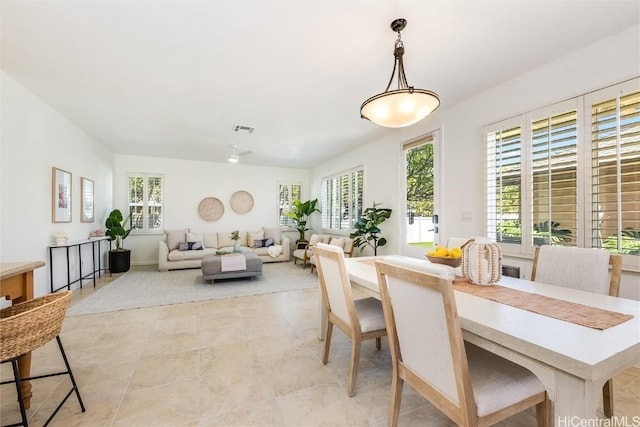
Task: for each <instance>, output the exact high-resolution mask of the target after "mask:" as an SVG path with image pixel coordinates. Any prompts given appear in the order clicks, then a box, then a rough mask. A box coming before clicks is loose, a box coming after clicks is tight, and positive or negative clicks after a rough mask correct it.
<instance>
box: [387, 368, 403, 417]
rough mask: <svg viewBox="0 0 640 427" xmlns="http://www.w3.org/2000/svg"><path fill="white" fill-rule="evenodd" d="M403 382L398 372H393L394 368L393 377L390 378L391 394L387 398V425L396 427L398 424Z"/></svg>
mask: <svg viewBox="0 0 640 427" xmlns="http://www.w3.org/2000/svg"><path fill="white" fill-rule="evenodd" d="M403 384H404V380H403V379H402V378H400V377H399V376H398V373H397V372H395V369H394V373H393V379H392V380H391V396H390V399H389V427H396V426H397V425H398V417H399V416H400V403H401V402H402V385H403Z"/></svg>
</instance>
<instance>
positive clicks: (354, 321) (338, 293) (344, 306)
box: [315, 243, 387, 397]
mask: <svg viewBox="0 0 640 427" xmlns="http://www.w3.org/2000/svg"><path fill="white" fill-rule="evenodd" d="M315 256H316V267H317V268H318V281H319V282H320V289H321V291H322V302H323V305H324V310H325V314H326V322H327V323H326V329H325V331H326V332H325V336H324V352H323V354H322V363H323V364H324V365H326V364H327V362H328V361H329V349H330V347H331V335H332V332H333V325H335V326H337V327H338V329H340V330H341V331H342V332H343V333H344V334H345V335H347V336H348V337H349V338H351V367H350V369H349V383H348V386H347V393H348V394H349V397H353V395H355V393H356V378H357V376H358V365H359V362H360V348H361V347H362V341H365V340H369V339H373V338H375V340H376V348H377V349H378V350H380V347H381V337H383V336H385V335H387V330H386V328H385V324H384V315H383V313H382V304H381V303H380V301H378V300H377V299H375V298H372V297H368V298H363V299H358V300H354V299H353V294H352V292H351V282H350V281H349V276H348V274H347V270H346V268H345V265H344V253H343V251H342V249H341V248H340V247H338V246H330V245H327V244H323V243H319V244H318V245H317V246H316V248H315Z"/></svg>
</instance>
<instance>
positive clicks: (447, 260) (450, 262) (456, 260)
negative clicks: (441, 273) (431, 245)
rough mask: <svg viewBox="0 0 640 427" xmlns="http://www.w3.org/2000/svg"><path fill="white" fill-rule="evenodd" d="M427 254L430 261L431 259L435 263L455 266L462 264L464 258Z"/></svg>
mask: <svg viewBox="0 0 640 427" xmlns="http://www.w3.org/2000/svg"><path fill="white" fill-rule="evenodd" d="M425 256H426V257H427V259H428V260H429V261H431V262H432V263H434V264H444V265H448V266H450V267H453V268H456V267H460V264H462V258H449V257H440V256H430V255H425Z"/></svg>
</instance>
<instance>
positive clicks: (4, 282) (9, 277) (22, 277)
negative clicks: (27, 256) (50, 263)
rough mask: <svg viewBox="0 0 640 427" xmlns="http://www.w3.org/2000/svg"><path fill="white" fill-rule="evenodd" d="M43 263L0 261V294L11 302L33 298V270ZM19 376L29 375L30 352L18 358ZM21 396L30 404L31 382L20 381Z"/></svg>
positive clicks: (26, 405) (26, 404) (25, 402)
mask: <svg viewBox="0 0 640 427" xmlns="http://www.w3.org/2000/svg"><path fill="white" fill-rule="evenodd" d="M43 265H44V262H42V261H33V262H3V263H0V296H3V297H6V298H7V299H8V300H11V301H12V303H14V304H15V303H19V302H24V301H27V300H30V299H33V270H34V269H36V268H40V267H42V266H43ZM18 370H19V371H20V378H28V377H30V376H31V353H27V354H25V355H24V356H22V357H21V358H20V359H18ZM22 396H23V398H24V407H25V408H26V409H29V407H30V406H31V383H30V382H29V381H22Z"/></svg>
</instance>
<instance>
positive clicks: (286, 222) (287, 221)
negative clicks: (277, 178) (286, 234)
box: [278, 183, 302, 227]
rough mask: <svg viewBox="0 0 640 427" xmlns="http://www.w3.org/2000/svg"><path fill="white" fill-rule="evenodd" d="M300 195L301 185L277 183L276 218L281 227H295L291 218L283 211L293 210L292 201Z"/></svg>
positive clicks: (298, 198)
mask: <svg viewBox="0 0 640 427" xmlns="http://www.w3.org/2000/svg"><path fill="white" fill-rule="evenodd" d="M301 197H302V185H300V184H290V183H281V184H278V218H279V221H280V226H281V227H295V224H294V222H293V220H292V219H291V218H289V217H288V216H287V215H286V214H285V212H291V211H293V201H294V200H300V198H301Z"/></svg>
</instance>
